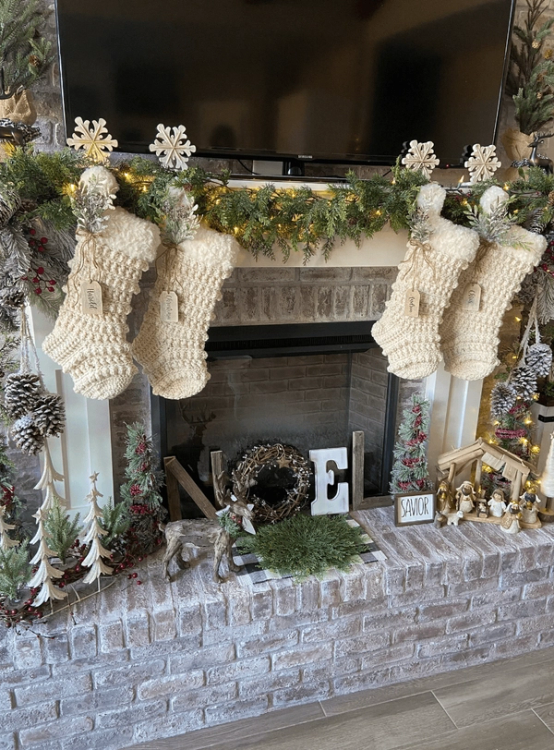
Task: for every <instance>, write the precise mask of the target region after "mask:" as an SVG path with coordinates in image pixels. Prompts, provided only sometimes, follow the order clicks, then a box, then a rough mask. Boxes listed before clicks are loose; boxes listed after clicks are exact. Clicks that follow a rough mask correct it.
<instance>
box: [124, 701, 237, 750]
mask: <svg viewBox="0 0 554 750" xmlns="http://www.w3.org/2000/svg"><path fill="white" fill-rule="evenodd" d="M230 720H231V719H230ZM203 726H204V713H203V711H202V710H201V709H196V710H195V711H179V712H176V713H169V714H167V715H165V716H160V717H158V718H156V719H150V720H148V721H143V722H140V723H139V724H135V727H134V732H133V740H134V742H148V741H149V740H155V739H160V738H162V737H174V736H175V735H178V734H185V733H186V732H192V731H194V730H195V729H201V728H202V727H203ZM120 747H121V745H120Z"/></svg>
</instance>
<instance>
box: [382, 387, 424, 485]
mask: <svg viewBox="0 0 554 750" xmlns="http://www.w3.org/2000/svg"><path fill="white" fill-rule="evenodd" d="M428 431H429V402H428V401H426V400H425V399H424V398H423V397H422V396H420V395H418V394H417V393H415V394H414V395H413V396H412V400H411V404H410V405H409V406H408V408H407V409H405V410H404V411H403V413H402V422H401V424H400V428H399V430H398V441H397V442H396V445H395V447H394V464H393V467H392V472H391V482H390V492H391V494H393V495H394V494H397V493H402V492H424V491H427V490H428V489H430V487H431V482H430V480H429V471H428V468H427V438H428V436H429V435H428Z"/></svg>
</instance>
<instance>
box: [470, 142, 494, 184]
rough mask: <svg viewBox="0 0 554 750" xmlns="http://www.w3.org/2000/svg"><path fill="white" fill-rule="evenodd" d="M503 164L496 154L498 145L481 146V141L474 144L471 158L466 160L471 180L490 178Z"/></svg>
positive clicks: (477, 180)
mask: <svg viewBox="0 0 554 750" xmlns="http://www.w3.org/2000/svg"><path fill="white" fill-rule="evenodd" d="M501 166H502V164H501V162H500V160H499V159H498V158H497V156H496V146H481V145H480V144H479V143H475V144H474V146H473V150H472V152H471V154H470V156H469V159H468V160H467V161H466V162H464V167H465V168H466V169H467V170H468V171H469V181H470V182H481V181H482V180H489V179H490V178H491V177H492V176H493V175H494V173H495V172H496V170H497V169H499V168H500V167H501Z"/></svg>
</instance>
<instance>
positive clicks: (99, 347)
mask: <svg viewBox="0 0 554 750" xmlns="http://www.w3.org/2000/svg"><path fill="white" fill-rule="evenodd" d="M96 169H98V168H96ZM83 177H84V178H85V179H86V172H85V173H84V175H83ZM77 236H78V242H77V247H76V250H75V259H74V260H73V262H72V270H71V273H70V275H69V278H68V282H67V296H66V298H65V300H64V303H63V305H62V307H61V310H60V314H59V316H58V319H57V321H56V325H55V326H54V330H53V331H52V333H51V334H50V335H49V336H47V338H46V339H45V341H44V344H43V349H44V351H45V352H46V353H47V354H48V355H49V356H50V357H52V359H53V360H54V361H55V362H56V363H57V364H59V365H60V367H61V368H62V370H63V371H64V372H67V373H69V374H70V375H71V376H72V378H73V380H74V388H75V392H76V393H82V394H83V395H84V396H86V397H87V398H98V399H105V398H114V396H117V395H118V394H119V393H121V392H122V391H124V390H125V388H127V386H128V385H129V383H130V382H131V379H132V378H133V375H134V374H135V373H136V372H137V369H136V367H135V366H134V364H133V359H132V354H131V345H130V343H129V342H128V341H127V339H126V334H127V331H128V330H129V329H128V327H127V323H126V318H127V315H128V314H129V312H130V310H131V299H132V297H133V295H134V294H136V293H137V292H138V291H139V280H140V277H141V276H142V273H143V272H144V271H145V270H146V269H147V268H148V266H149V265H150V264H151V263H152V261H153V260H154V258H155V257H156V249H157V247H158V245H159V230H158V228H157V227H156V226H155V225H154V224H152V223H151V222H149V221H144V220H143V219H138V218H137V217H135V216H133V215H132V214H130V213H128V212H127V211H124V210H123V209H122V208H116V209H115V210H113V211H110V213H109V222H108V225H107V228H106V229H104V230H103V231H101V232H99V233H98V234H95V235H94V242H93V241H92V240H91V237H90V235H89V234H87V233H85V232H78V235H77ZM91 253H92V256H91ZM91 276H92V277H93V280H94V281H97V282H98V283H99V284H100V289H101V297H102V313H101V314H91V313H89V312H86V311H85V308H84V304H83V289H82V284H83V282H88V281H89V280H90V277H91Z"/></svg>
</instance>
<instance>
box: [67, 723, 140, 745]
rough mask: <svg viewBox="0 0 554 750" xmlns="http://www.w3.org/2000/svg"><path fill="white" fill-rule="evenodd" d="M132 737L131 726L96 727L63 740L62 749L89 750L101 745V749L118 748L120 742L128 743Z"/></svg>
mask: <svg viewBox="0 0 554 750" xmlns="http://www.w3.org/2000/svg"><path fill="white" fill-rule="evenodd" d="M132 739H133V728H132V727H118V728H117V729H102V730H98V729H96V730H94V731H93V732H88V733H87V734H85V735H81V736H80V737H72V738H71V739H68V740H63V741H62V748H63V750H91V748H97V747H101V748H102V750H118V749H119V748H120V747H121V746H122V743H125V744H128V743H129V742H131V741H132Z"/></svg>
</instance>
